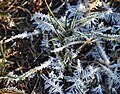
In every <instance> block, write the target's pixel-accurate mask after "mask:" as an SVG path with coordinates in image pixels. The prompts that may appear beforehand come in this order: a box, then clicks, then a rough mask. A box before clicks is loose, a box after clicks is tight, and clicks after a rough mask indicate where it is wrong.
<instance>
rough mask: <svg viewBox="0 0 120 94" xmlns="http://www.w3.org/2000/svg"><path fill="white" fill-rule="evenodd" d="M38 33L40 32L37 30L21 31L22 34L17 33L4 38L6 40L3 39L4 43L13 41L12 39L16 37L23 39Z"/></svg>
mask: <svg viewBox="0 0 120 94" xmlns="http://www.w3.org/2000/svg"><path fill="white" fill-rule="evenodd" d="M39 33H40V32H39V31H38V30H34V32H29V33H27V32H24V33H22V34H18V35H15V36H12V37H11V38H9V39H6V40H5V41H4V43H8V42H10V41H13V40H15V39H18V38H20V39H24V38H27V37H33V36H37V35H38V34H39Z"/></svg>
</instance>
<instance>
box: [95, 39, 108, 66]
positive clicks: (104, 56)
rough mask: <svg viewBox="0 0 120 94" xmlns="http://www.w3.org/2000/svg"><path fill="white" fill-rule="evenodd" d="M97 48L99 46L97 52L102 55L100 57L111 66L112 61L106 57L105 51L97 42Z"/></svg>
mask: <svg viewBox="0 0 120 94" xmlns="http://www.w3.org/2000/svg"><path fill="white" fill-rule="evenodd" d="M96 46H97V50H98V52H99V54H100V56H101V57H102V58H103V59H104V62H105V64H106V65H107V66H109V64H110V61H109V59H108V56H107V55H106V53H105V51H104V50H103V48H102V47H101V46H100V42H99V41H96Z"/></svg>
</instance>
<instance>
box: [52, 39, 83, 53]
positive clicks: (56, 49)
mask: <svg viewBox="0 0 120 94" xmlns="http://www.w3.org/2000/svg"><path fill="white" fill-rule="evenodd" d="M79 43H83V42H82V41H75V42H71V43H69V44H67V45H65V46H63V47H59V48H55V49H54V50H53V51H51V52H60V51H62V50H63V49H65V48H67V47H68V46H70V45H74V44H79Z"/></svg>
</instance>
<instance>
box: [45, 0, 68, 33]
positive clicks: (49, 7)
mask: <svg viewBox="0 0 120 94" xmlns="http://www.w3.org/2000/svg"><path fill="white" fill-rule="evenodd" d="M44 1H45V4H46V5H47V8H48V10H49V11H50V14H51V15H52V16H53V18H54V20H55V21H56V23H57V24H58V25H59V27H60V28H61V30H62V31H63V32H66V31H65V29H64V28H63V27H62V26H61V25H60V23H59V22H58V21H57V19H56V17H55V16H54V14H53V12H52V11H51V9H50V7H49V5H48V3H47V1H46V0H44Z"/></svg>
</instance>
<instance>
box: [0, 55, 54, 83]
mask: <svg viewBox="0 0 120 94" xmlns="http://www.w3.org/2000/svg"><path fill="white" fill-rule="evenodd" d="M52 61H53V58H52V57H50V58H49V60H48V61H46V62H44V63H43V64H41V66H38V67H35V68H33V69H31V70H29V71H27V72H26V73H24V74H23V75H20V76H17V75H16V76H12V75H9V76H6V77H0V79H2V78H4V79H6V78H8V79H11V80H15V81H19V80H24V79H25V78H26V77H29V76H30V75H32V74H34V73H35V72H37V71H39V70H42V69H43V68H46V67H48V66H49V65H50V64H51V62H52Z"/></svg>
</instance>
